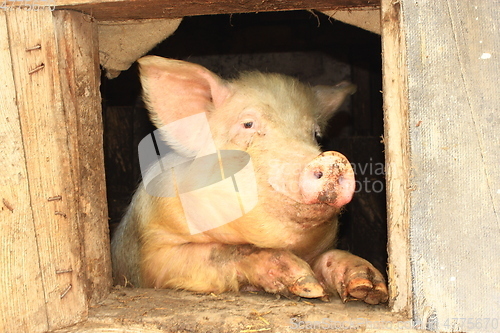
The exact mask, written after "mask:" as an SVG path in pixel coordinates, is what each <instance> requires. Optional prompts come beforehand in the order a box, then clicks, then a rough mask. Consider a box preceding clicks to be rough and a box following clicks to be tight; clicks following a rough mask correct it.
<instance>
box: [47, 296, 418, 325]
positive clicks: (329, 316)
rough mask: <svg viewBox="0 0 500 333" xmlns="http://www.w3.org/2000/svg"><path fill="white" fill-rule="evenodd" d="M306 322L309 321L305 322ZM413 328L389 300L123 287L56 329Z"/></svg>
mask: <svg viewBox="0 0 500 333" xmlns="http://www.w3.org/2000/svg"><path fill="white" fill-rule="evenodd" d="M306 325H307V326H306ZM398 328H399V329H400V330H398V331H404V332H408V333H410V332H411V333H416V332H421V331H417V330H413V329H412V328H413V327H412V323H411V321H409V320H407V319H406V318H404V317H401V316H400V315H398V314H394V313H391V312H390V311H389V310H388V309H387V308H386V307H385V306H370V305H367V304H363V303H362V302H349V303H347V304H343V303H342V302H341V301H340V299H338V298H335V299H332V300H331V302H330V303H325V302H323V301H320V300H317V299H313V300H290V299H286V298H284V297H282V298H280V299H277V298H276V297H275V296H274V295H269V294H264V293H252V294H250V293H247V292H242V293H239V294H235V293H224V294H221V295H214V294H210V295H204V294H197V293H192V292H188V291H176V290H168V289H157V290H154V289H137V288H134V289H133V288H121V289H116V290H115V291H113V292H112V294H111V295H110V297H109V298H108V299H106V300H105V301H104V302H102V303H101V304H100V305H99V306H98V307H95V308H93V309H91V313H90V316H89V320H88V321H87V322H86V323H83V324H80V325H76V326H73V327H70V328H67V329H62V330H60V331H57V332H54V333H70V332H72V333H75V332H82V333H83V332H85V333H91V332H92V333H93V332H95V333H97V332H129V333H132V332H134V333H139V332H144V333H145V332H148V333H149V332H151V333H152V332H164V333H173V332H196V333H212V332H227V333H242V332H248V333H250V332H279V333H293V332H310V333H320V332H345V333H357V332H367V333H389V332H396V330H397V329H398Z"/></svg>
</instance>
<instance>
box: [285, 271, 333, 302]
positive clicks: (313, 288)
mask: <svg viewBox="0 0 500 333" xmlns="http://www.w3.org/2000/svg"><path fill="white" fill-rule="evenodd" d="M288 290H289V291H290V292H291V293H292V294H295V295H298V296H300V297H305V298H317V297H323V296H324V295H325V292H324V290H323V287H321V285H320V284H319V282H318V280H316V279H315V278H314V277H312V276H310V275H307V276H303V277H301V278H299V279H298V280H297V281H295V283H294V284H293V285H291V286H289V287H288Z"/></svg>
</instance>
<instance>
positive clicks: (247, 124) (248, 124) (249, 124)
mask: <svg viewBox="0 0 500 333" xmlns="http://www.w3.org/2000/svg"><path fill="white" fill-rule="evenodd" d="M243 127H244V128H252V127H253V121H246V122H244V123H243Z"/></svg>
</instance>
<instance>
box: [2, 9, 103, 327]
mask: <svg viewBox="0 0 500 333" xmlns="http://www.w3.org/2000/svg"><path fill="white" fill-rule="evenodd" d="M1 18H2V20H1V22H0V33H1V34H2V37H3V38H2V39H1V48H0V57H2V62H1V65H0V66H2V67H1V68H2V73H3V75H2V77H1V79H0V80H1V82H2V87H4V88H3V89H2V100H1V101H2V117H5V118H4V119H2V122H1V124H2V126H1V127H0V135H1V137H2V143H1V144H2V151H4V150H3V149H5V151H6V152H9V155H8V156H7V159H6V162H5V163H4V162H3V160H2V166H3V164H5V168H2V171H3V172H4V171H5V172H6V176H7V178H3V177H2V181H1V183H0V184H1V188H2V203H3V207H2V210H1V211H0V213H1V214H2V228H1V229H0V237H1V240H2V242H1V244H2V245H1V246H2V252H1V254H0V255H1V256H2V257H1V258H2V260H1V262H0V264H1V265H2V269H1V273H0V274H2V280H1V284H0V286H1V287H0V299H1V300H2V302H1V304H2V309H3V310H4V311H2V314H1V316H2V322H1V324H2V327H1V329H0V330H1V331H2V332H19V331H20V330H21V331H26V332H30V331H46V330H53V329H57V328H61V327H64V326H68V325H72V324H75V323H77V322H80V321H82V320H84V319H86V318H87V314H88V305H89V303H88V300H90V301H91V302H94V301H97V300H99V299H102V298H103V297H104V296H106V295H107V294H108V290H109V287H110V283H111V277H110V270H111V269H110V260H109V238H108V233H107V230H108V226H107V210H106V196H105V185H104V171H103V154H102V122H101V120H100V117H101V115H100V96H99V90H98V89H99V68H98V63H97V43H96V36H97V31H96V30H95V23H93V22H92V20H91V19H89V18H88V17H87V16H85V15H83V14H80V13H76V12H73V13H66V12H63V11H59V12H57V13H53V12H51V11H50V10H40V11H28V10H15V11H7V12H6V13H4V12H2V16H1ZM4 110H5V116H4ZM3 217H5V219H4V218H3ZM4 221H5V222H4ZM4 223H5V225H4ZM4 246H5V247H4Z"/></svg>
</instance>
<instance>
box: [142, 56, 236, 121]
mask: <svg viewBox="0 0 500 333" xmlns="http://www.w3.org/2000/svg"><path fill="white" fill-rule="evenodd" d="M137 62H138V63H139V71H140V78H141V84H142V88H143V94H144V96H143V98H144V102H145V103H146V106H147V108H148V110H149V111H150V113H151V120H152V121H153V122H154V124H155V126H156V127H158V128H160V127H161V126H163V125H168V124H170V123H172V122H174V121H176V120H179V119H182V118H185V117H189V116H192V115H195V114H198V113H202V112H210V111H213V110H214V109H216V108H217V107H218V106H219V105H220V104H222V103H223V102H224V100H225V99H226V98H227V97H228V96H229V88H228V87H227V86H226V84H225V83H224V81H223V80H222V79H221V78H219V77H218V76H217V75H216V74H214V73H212V72H211V71H209V70H208V69H206V68H205V67H203V66H200V65H196V64H193V63H189V62H185V61H180V60H173V59H166V58H162V57H157V56H146V57H143V58H141V59H139V60H138V61H137Z"/></svg>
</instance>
